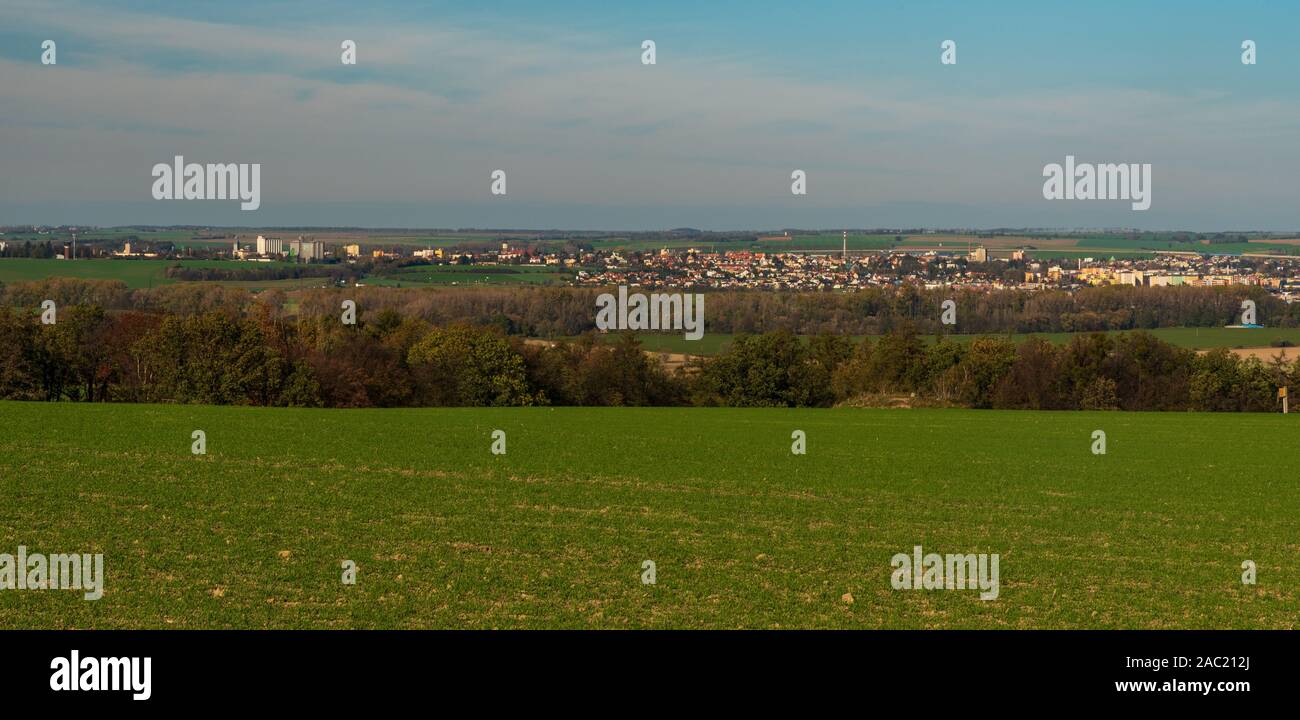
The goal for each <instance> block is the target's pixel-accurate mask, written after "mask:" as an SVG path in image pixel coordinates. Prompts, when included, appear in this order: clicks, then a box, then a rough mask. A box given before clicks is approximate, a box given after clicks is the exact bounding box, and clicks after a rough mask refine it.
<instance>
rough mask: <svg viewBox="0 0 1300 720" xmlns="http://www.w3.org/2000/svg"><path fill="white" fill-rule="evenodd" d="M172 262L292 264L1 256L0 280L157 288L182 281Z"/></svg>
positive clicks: (274, 283)
mask: <svg viewBox="0 0 1300 720" xmlns="http://www.w3.org/2000/svg"><path fill="white" fill-rule="evenodd" d="M173 265H181V266H182V267H187V268H231V269H243V270H248V269H257V268H267V267H291V266H292V263H285V262H271V263H242V262H232V261H229V260H144V259H129V260H128V259H94V260H87V259H81V260H54V259H48V260H46V259H36V258H0V282H3V283H14V282H27V281H31V280H44V279H45V278H51V277H69V278H78V279H82V280H121V281H122V282H124V283H126V285H127V287H129V288H148V287H158V286H159V285H170V284H172V283H174V282H181V281H179V280H174V279H172V278H169V277H167V276H166V274H165V273H166V270H167V268H169V267H172V266H173ZM211 282H214V284H218V285H233V286H237V287H248V288H256V289H261V288H268V287H297V286H298V285H299V284H300V281H298V280H269V281H234V282H223V281H211ZM301 282H302V283H306V284H307V286H308V287H313V286H316V285H320V283H321V280H320V278H305V279H303V280H302V281H301Z"/></svg>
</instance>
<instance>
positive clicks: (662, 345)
mask: <svg viewBox="0 0 1300 720" xmlns="http://www.w3.org/2000/svg"><path fill="white" fill-rule="evenodd" d="M1121 332H1132V331H1128V330H1112V331H1109V333H1108V334H1111V335H1114V334H1117V333H1121ZM1146 332H1149V333H1151V334H1152V335H1155V336H1156V337H1158V338H1160V339H1161V340H1164V341H1165V342H1167V343H1171V344H1173V345H1177V346H1179V347H1185V348H1191V349H1193V350H1208V349H1212V348H1217V347H1226V348H1246V347H1266V346H1269V345H1272V344H1273V341H1275V340H1285V341H1288V342H1290V343H1291V344H1292V345H1294V346H1297V347H1300V328H1260V329H1240V328H1224V327H1208V328H1155V329H1153V330H1147V331H1146ZM1087 334H1089V333H1065V332H1060V333H1035V334H1026V333H1013V334H1006V333H1001V334H998V333H984V334H978V333H976V334H953V335H948V336H947V337H948V339H950V340H955V341H957V342H970V341H971V340H974V339H975V338H978V337H990V336H992V337H1003V338H1009V339H1011V340H1012V341H1014V342H1016V343H1017V344H1018V343H1022V342H1024V341H1025V340H1027V339H1028V338H1030V337H1041V338H1043V339H1045V340H1048V341H1050V342H1053V343H1056V344H1058V345H1063V344H1065V343H1068V342H1069V341H1070V339H1071V338H1073V337H1075V336H1076V335H1087ZM862 337H863V336H861V335H856V336H854V337H853V341H854V342H859V341H861V340H862ZM734 338H735V335H732V334H729V333H705V334H704V337H702V338H700V339H699V340H687V339H686V338H685V337H683V336H682V334H681V333H639V334H638V335H637V339H638V340H640V341H641V346H642V347H643V348H644V349H646V350H649V351H652V352H670V353H685V354H687V355H716V354H718V353H719V352H722V351H723V350H725V349H726V348H727V347H729V346H730V345H731V342H732V340H733V339H734ZM926 339H927V340H928V341H930V342H933V341H934V340H935V337H934V336H928V337H926Z"/></svg>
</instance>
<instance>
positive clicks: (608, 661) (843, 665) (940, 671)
mask: <svg viewBox="0 0 1300 720" xmlns="http://www.w3.org/2000/svg"><path fill="white" fill-rule="evenodd" d="M0 643H3V646H4V648H5V652H3V653H0V677H3V678H4V679H5V680H4V686H5V688H6V692H5V694H6V696H7V697H8V698H9V699H11V700H14V701H20V702H22V703H23V704H29V703H34V704H36V705H39V706H40V707H43V708H46V709H49V710H53V709H56V708H61V707H64V706H72V705H78V706H86V705H89V706H103V705H117V706H121V707H124V708H131V709H132V710H137V709H146V708H148V709H153V708H168V709H182V710H183V709H199V708H201V709H204V710H233V709H241V708H252V707H284V708H314V707H320V708H325V709H335V710H337V709H339V708H342V707H349V706H355V707H365V708H375V707H386V706H390V705H392V706H396V705H401V704H410V703H421V702H425V701H427V700H428V699H429V698H430V697H431V696H436V697H437V698H438V703H439V706H440V707H445V708H451V707H454V705H451V704H449V703H452V702H453V701H459V702H472V703H475V704H477V705H479V706H482V705H483V704H485V703H486V704H488V705H492V706H496V705H498V704H501V703H535V704H536V706H535V707H536V708H538V709H540V708H541V707H543V706H551V705H556V706H566V707H567V706H572V704H573V703H575V702H576V703H581V702H582V701H583V700H584V699H595V698H596V697H607V696H611V694H612V696H614V697H615V698H617V697H619V696H622V701H621V702H627V703H633V704H637V703H649V704H650V705H651V706H653V705H655V704H657V703H669V702H671V706H672V707H680V702H681V697H682V696H681V693H686V692H690V693H691V694H692V695H695V694H700V695H702V696H703V697H713V698H715V699H723V698H727V700H726V701H727V702H729V703H732V702H734V703H739V704H742V705H744V704H750V703H758V704H760V705H761V704H763V703H765V702H767V701H768V700H771V699H775V698H778V697H779V698H782V699H786V700H797V699H798V698H799V697H801V696H815V699H816V700H817V701H819V702H822V701H827V700H833V699H835V698H837V697H842V698H844V699H846V700H853V699H854V698H856V701H857V702H862V701H866V700H867V699H868V698H870V697H882V698H883V697H893V698H897V699H899V700H901V701H903V702H904V703H905V704H908V705H913V704H915V703H919V705H916V707H918V708H921V707H928V708H936V709H937V708H940V707H967V708H969V709H972V710H974V709H977V708H983V710H984V711H986V712H987V711H993V710H995V709H996V708H999V707H1003V708H1004V707H1007V706H1008V704H1010V705H1016V704H1021V703H1026V702H1029V701H1030V700H1035V701H1038V700H1043V701H1047V702H1054V703H1059V704H1062V706H1069V705H1072V704H1073V703H1076V702H1077V703H1087V704H1094V703H1106V704H1109V705H1114V706H1117V707H1122V706H1125V705H1132V704H1134V703H1141V704H1142V705H1150V704H1153V703H1154V704H1155V705H1157V706H1158V705H1167V704H1170V703H1176V704H1177V705H1179V706H1183V705H1187V704H1189V703H1190V704H1205V703H1214V704H1216V705H1217V704H1220V703H1223V702H1229V703H1234V704H1235V705H1236V706H1238V707H1240V706H1241V705H1242V704H1243V703H1246V704H1253V703H1255V702H1257V701H1266V702H1276V701H1279V700H1282V699H1283V698H1284V697H1285V696H1287V695H1289V694H1290V691H1291V690H1292V688H1293V687H1294V682H1295V681H1294V675H1295V669H1296V663H1295V661H1294V659H1293V652H1294V646H1295V638H1294V636H1293V635H1291V634H1289V633H1285V632H1271V631H1270V632H1129V631H1108V632H1100V631H1068V632H1067V631H1052V632H1038V631H995V632H989V631H930V632H923V631H876V632H572V631H554V632H500V633H491V632H432V631H430V632H418V631H417V632H401V631H382V632H365V631H275V632H260V631H198V632H192V631H180V632H176V631H90V632H82V631H75V632H50V631H16V632H6V633H0ZM146 659H147V662H146ZM74 675H75V678H74V677H73V676H74ZM666 694H671V695H673V697H674V698H676V699H672V700H671V701H670V700H669V698H668V697H667V695H666ZM137 698H138V699H137ZM873 702H874V701H873ZM859 706H860V705H859ZM663 707H668V705H664V706H663ZM611 709H612V708H611Z"/></svg>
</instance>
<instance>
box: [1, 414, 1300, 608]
mask: <svg viewBox="0 0 1300 720" xmlns="http://www.w3.org/2000/svg"><path fill="white" fill-rule="evenodd" d="M0 422H3V426H4V427H5V429H6V432H5V433H4V434H3V435H0V497H3V498H4V502H3V504H0V551H3V552H8V553H15V552H16V548H17V546H18V545H19V544H22V545H25V546H26V547H27V548H28V551H29V552H44V553H56V552H68V553H71V552H89V553H94V552H102V553H103V554H104V556H105V568H106V575H107V581H106V584H105V592H104V596H103V598H102V599H100V600H98V601H95V602H89V601H85V600H83V599H81V594H80V593H79V592H76V591H18V590H14V591H0V628H26V627H36V628H123V627H128V628H139V627H144V628H215V627H247V628H305V627H321V628H348V627H362V628H376V627H385V628H387V627H393V628H416V627H465V628H491V627H500V628H510V627H526V628H540V627H579V628H586V627H614V628H635V627H685V628H733V627H747V628H767V627H780V628H794V627H868V628H882V627H888V628H946V627H973V628H1121V627H1136V628H1216V627H1236V628H1262V627H1270V628H1294V627H1295V626H1296V625H1297V622H1298V619H1300V602H1298V599H1300V598H1298V597H1297V588H1300V564H1297V563H1296V562H1295V558H1296V557H1297V553H1300V516H1297V515H1296V513H1295V508H1296V507H1297V506H1300V483H1297V482H1296V481H1295V479H1296V477H1298V476H1300V453H1296V452H1295V438H1296V437H1297V431H1298V430H1300V426H1297V422H1298V421H1297V420H1296V419H1293V418H1290V417H1289V416H1282V415H1208V414H1205V415H1202V414H1173V413H1170V414H1143V413H1049V412H994V411H960V410H893V411H890V410H849V409H845V410H737V409H668V408H664V409H625V408H602V409H592V408H557V409H500V410H498V409H411V410H356V411H348V410H292V409H267V408H238V407H199V406H113V405H93V406H88V405H75V404H56V403H26V404H16V403H0ZM496 428H500V429H502V430H504V431H506V433H508V440H507V442H508V445H507V449H508V453H507V454H506V455H502V456H496V455H492V454H491V453H490V452H489V445H490V443H491V438H490V434H491V432H492V431H493V429H496ZM195 429H202V430H204V431H205V432H206V433H207V443H208V446H207V454H206V455H204V456H194V455H192V454H191V453H190V443H191V440H190V434H191V432H192V431H193V430H195ZM794 429H801V430H803V431H805V432H806V433H807V436H808V452H807V454H806V455H803V456H796V455H792V454H791V453H790V442H791V441H790V434H791V431H792V430H794ZM1096 429H1102V430H1104V431H1105V432H1106V433H1107V436H1108V445H1109V447H1108V452H1107V454H1105V455H1093V454H1092V453H1091V452H1090V445H1091V438H1090V436H1091V433H1092V432H1093V431H1094V430H1096ZM916 544H921V545H922V546H923V547H924V548H925V550H926V552H938V553H957V552H960V553H967V552H969V553H997V554H999V556H1000V585H1001V587H1000V596H999V598H998V599H997V600H993V601H981V600H980V599H978V592H977V591H925V590H901V591H900V590H893V589H892V588H891V586H890V582H889V578H890V572H891V567H890V558H891V556H893V555H894V554H895V553H900V552H902V553H908V552H910V551H911V548H912V547H913V546H914V545H916ZM344 559H349V560H353V561H355V562H356V563H357V565H358V573H357V582H356V584H355V585H344V584H342V583H341V581H340V578H341V569H340V564H341V562H342V560H344ZM647 559H649V560H653V561H654V562H655V563H656V565H657V583H656V584H654V585H644V584H642V582H641V578H640V576H641V572H642V570H641V568H642V562H643V561H644V560H647ZM1247 559H1249V560H1253V561H1254V562H1255V563H1256V564H1257V566H1258V572H1259V576H1258V577H1259V583H1258V585H1255V586H1245V585H1243V584H1242V583H1241V581H1240V575H1241V569H1240V566H1241V563H1242V561H1243V560H1247ZM846 594H848V595H851V596H852V598H853V601H852V602H848V600H847V597H846Z"/></svg>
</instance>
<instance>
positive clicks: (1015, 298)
mask: <svg viewBox="0 0 1300 720" xmlns="http://www.w3.org/2000/svg"><path fill="white" fill-rule="evenodd" d="M324 271H325V272H331V270H330V269H325V270H324ZM605 290H606V289H605V288H574V287H511V288H434V289H411V288H390V287H349V288H339V289H315V290H302V291H297V292H295V294H294V296H293V299H294V301H295V302H296V305H297V312H298V313H299V314H301V315H304V316H307V317H336V316H337V314H338V312H339V304H340V302H341V301H342V300H344V299H351V300H355V301H356V303H357V306H358V307H362V308H366V309H367V311H369V312H381V311H385V310H392V311H394V312H396V313H398V314H399V315H401V316H402V317H410V318H418V319H420V320H423V321H425V322H428V323H430V324H433V325H438V326H447V325H456V324H470V325H479V324H491V325H494V326H496V327H499V328H500V329H501V330H502V331H503V332H504V333H505V334H507V335H522V336H525V337H535V338H554V337H569V336H576V335H581V334H582V333H585V332H588V331H591V330H594V329H595V307H596V305H595V301H596V296H597V295H598V294H600V293H601V292H604V291H605ZM704 294H705V300H706V302H705V305H706V312H705V320H706V323H707V325H706V327H707V332H710V333H732V334H734V333H761V332H769V331H774V330H786V331H789V332H791V333H793V334H796V335H820V334H824V333H829V334H834V335H883V334H886V333H888V332H890V331H891V330H893V329H895V328H899V327H904V326H910V327H915V328H916V329H917V330H919V331H920V332H922V333H923V334H939V333H945V332H954V331H955V332H961V333H970V334H979V333H1049V332H1091V331H1112V330H1150V329H1155V328H1161V327H1222V326H1223V325H1229V324H1233V323H1237V322H1239V321H1240V320H1241V303H1242V301H1243V300H1253V301H1254V302H1255V304H1256V308H1257V310H1256V315H1257V318H1258V322H1259V323H1260V324H1262V325H1266V326H1270V327H1300V303H1293V304H1287V303H1286V302H1284V301H1282V300H1281V299H1279V298H1277V297H1275V296H1273V295H1270V294H1269V293H1268V292H1267V291H1266V290H1265V289H1264V288H1260V287H1246V286H1226V287H1132V286H1105V287H1090V288H1083V289H1080V290H1077V291H1074V292H1067V291H1063V290H1039V291H1029V290H992V291H978V290H966V289H945V288H934V289H926V288H921V287H916V286H914V285H902V286H898V287H879V288H864V289H859V290H854V291H846V292H770V291H758V290H726V291H707V292H705V293H704ZM46 299H50V300H54V301H55V302H56V303H57V304H58V305H59V306H60V307H62V306H64V305H72V304H90V305H98V306H99V307H102V308H104V309H105V310H142V311H151V312H170V313H181V314H185V313H194V312H206V311H208V310H215V309H224V310H226V311H229V312H231V313H236V314H238V313H243V312H246V311H247V309H248V308H249V307H251V306H253V305H255V304H272V305H273V304H275V303H277V302H279V303H283V302H285V301H286V300H287V298H286V296H285V295H284V294H283V293H282V292H279V291H272V292H269V293H267V292H264V293H261V294H258V295H256V296H254V295H253V294H251V293H249V292H248V291H245V290H243V289H232V288H227V287H222V286H220V285H215V284H208V283H199V282H192V283H176V284H172V285H166V286H162V287H156V288H152V289H148V290H146V289H134V290H133V289H128V288H127V286H126V285H125V284H123V283H121V282H119V281H108V280H74V279H69V278H52V279H49V280H43V281H38V282H26V283H15V284H13V285H9V286H5V287H0V305H12V306H20V307H34V306H38V305H39V304H40V303H41V301H42V300H46ZM945 300H953V301H954V302H955V303H956V315H957V317H956V319H957V323H956V325H955V326H946V325H943V324H942V323H941V321H940V317H941V313H942V305H943V302H944V301H945Z"/></svg>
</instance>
